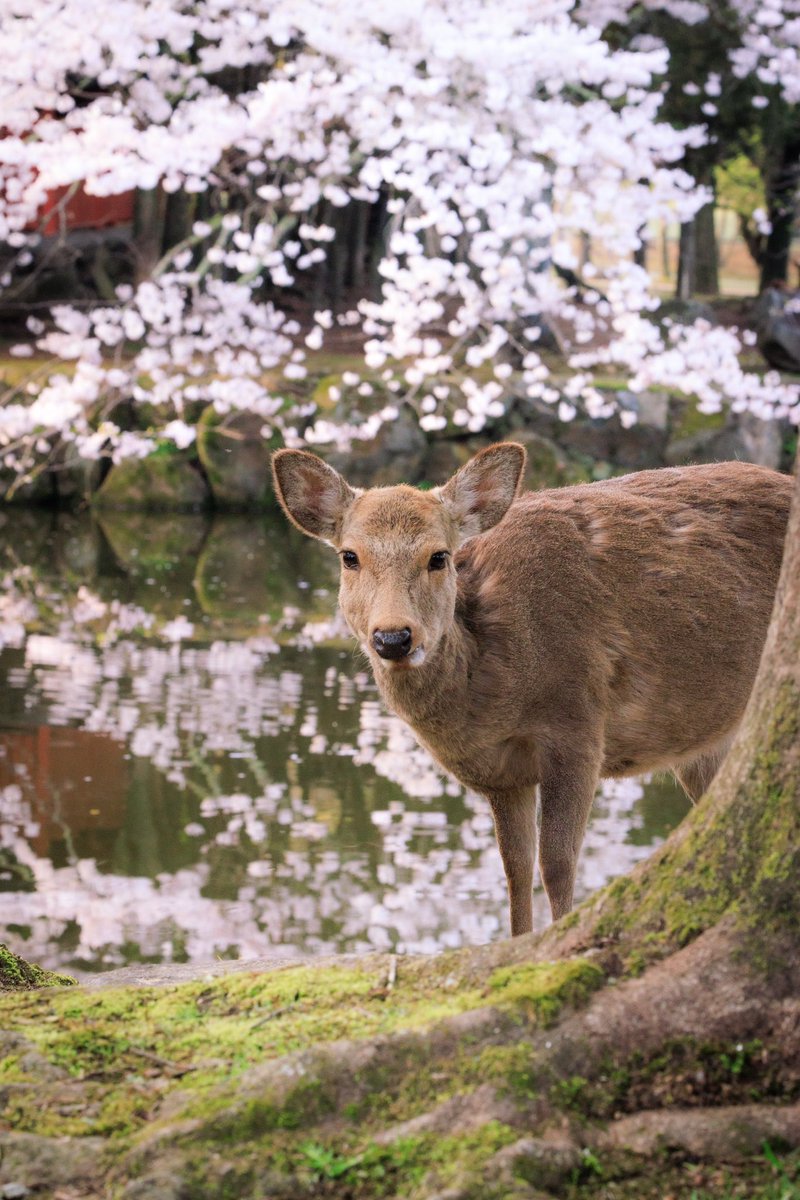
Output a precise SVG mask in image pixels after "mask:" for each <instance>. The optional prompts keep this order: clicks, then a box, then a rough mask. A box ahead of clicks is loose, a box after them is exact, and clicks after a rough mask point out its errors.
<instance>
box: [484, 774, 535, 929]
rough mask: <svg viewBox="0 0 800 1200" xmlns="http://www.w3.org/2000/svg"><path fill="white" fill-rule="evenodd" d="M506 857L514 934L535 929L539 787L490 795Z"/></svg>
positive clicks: (496, 830) (503, 858) (504, 865)
mask: <svg viewBox="0 0 800 1200" xmlns="http://www.w3.org/2000/svg"><path fill="white" fill-rule="evenodd" d="M489 803H490V804H491V806H492V816H493V817H494V830H495V834H496V835H497V845H498V847H499V849H500V857H501V858H502V860H503V869H504V871H505V873H506V883H507V885H508V902H509V907H510V910H511V936H512V937H516V936H517V934H519V933H530V932H531V930H532V929H533V867H534V863H535V861H536V788H535V787H532V788H526V789H523V790H520V791H514V792H496V793H495V794H494V795H490V796H489Z"/></svg>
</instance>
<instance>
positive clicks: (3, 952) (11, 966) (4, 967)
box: [0, 942, 75, 992]
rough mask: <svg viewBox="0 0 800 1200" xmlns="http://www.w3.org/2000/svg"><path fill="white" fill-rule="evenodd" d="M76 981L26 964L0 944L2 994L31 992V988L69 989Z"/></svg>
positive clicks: (0, 983) (0, 984) (31, 964)
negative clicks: (6, 992) (5, 992)
mask: <svg viewBox="0 0 800 1200" xmlns="http://www.w3.org/2000/svg"><path fill="white" fill-rule="evenodd" d="M74 982H75V980H74V979H73V978H72V976H71V975H59V974H57V973H56V972H55V971H46V970H45V969H44V968H43V967H37V966H35V965H34V964H33V963H29V962H26V961H25V959H24V958H20V957H19V955H18V954H14V952H13V950H9V948H8V946H6V945H5V943H3V942H0V992H4V991H29V990H30V989H31V988H42V987H68V986H69V985H70V984H73V983H74Z"/></svg>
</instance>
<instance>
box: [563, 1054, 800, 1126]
mask: <svg viewBox="0 0 800 1200" xmlns="http://www.w3.org/2000/svg"><path fill="white" fill-rule="evenodd" d="M784 1067H785V1063H784V1054H783V1051H782V1048H781V1046H780V1045H778V1044H777V1043H776V1044H767V1043H765V1042H763V1041H761V1040H758V1039H752V1040H750V1041H747V1042H730V1041H724V1040H720V1039H715V1040H714V1039H709V1040H701V1039H698V1038H671V1039H669V1040H667V1041H665V1042H664V1043H663V1044H662V1045H661V1046H660V1047H659V1048H658V1049H657V1050H656V1051H655V1052H654V1053H652V1054H650V1055H647V1056H645V1055H643V1054H641V1053H638V1052H637V1053H634V1054H631V1055H627V1056H626V1055H624V1054H622V1053H620V1054H619V1055H618V1056H616V1057H611V1056H608V1057H606V1058H605V1059H604V1060H603V1061H602V1062H601V1063H599V1064H598V1066H597V1068H596V1069H595V1070H594V1071H593V1072H592V1075H591V1077H590V1078H584V1077H583V1076H580V1075H574V1076H571V1077H568V1078H566V1079H555V1080H553V1081H552V1083H551V1085H550V1087H549V1096H550V1100H551V1102H552V1103H553V1104H554V1105H555V1106H556V1107H557V1108H560V1109H563V1110H566V1111H568V1112H571V1113H576V1114H577V1115H579V1116H580V1117H582V1118H584V1119H586V1120H589V1121H604V1120H608V1119H610V1118H612V1117H613V1116H614V1115H615V1114H617V1113H630V1112H640V1111H642V1110H645V1109H654V1108H672V1107H677V1108H693V1107H707V1106H714V1105H733V1104H747V1103H758V1102H767V1103H776V1102H778V1103H787V1102H791V1101H793V1100H794V1099H795V1097H796V1095H797V1094H798V1093H800V1083H798V1082H797V1081H795V1082H792V1081H791V1079H790V1074H791V1073H788V1074H787V1073H786V1072H785V1070H784Z"/></svg>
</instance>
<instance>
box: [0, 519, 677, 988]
mask: <svg viewBox="0 0 800 1200" xmlns="http://www.w3.org/2000/svg"><path fill="white" fill-rule="evenodd" d="M336 570H337V563H336V559H335V556H334V555H333V554H331V553H330V551H327V550H326V549H325V547H323V546H321V545H320V546H318V545H315V544H313V543H311V542H309V541H308V540H307V539H305V538H302V537H301V536H300V535H299V534H295V533H294V531H292V530H289V529H288V528H287V526H286V523H285V521H283V520H282V518H279V517H277V516H276V517H274V518H269V519H265V518H244V517H218V516H217V517H214V518H210V517H202V516H187V517H176V516H172V515H170V516H157V515H140V514H129V513H120V514H114V515H109V516H104V517H103V518H102V520H97V519H95V518H93V517H92V516H90V515H89V514H82V515H70V514H63V513H61V514H52V513H47V512H39V511H31V510H25V511H23V510H19V511H16V510H10V509H5V510H0V578H1V579H2V585H1V586H0V940H3V941H5V942H6V943H7V944H9V945H10V946H11V947H12V948H13V949H15V950H16V951H18V952H19V953H21V954H23V955H25V956H26V957H28V958H32V959H34V960H35V961H37V962H41V963H43V964H45V965H48V966H61V967H65V968H73V969H78V970H85V971H86V970H88V971H96V970H104V969H108V968H110V967H114V966H118V965H121V964H123V963H126V962H132V961H151V962H165V961H187V960H208V959H211V958H215V957H216V958H250V957H254V956H263V955H266V954H269V953H273V952H274V951H276V949H280V950H282V951H285V952H287V953H303V954H310V953H321V952H331V951H348V952H353V951H362V950H368V949H394V950H397V951H398V952H403V951H405V952H420V951H431V950H435V949H437V948H440V947H444V946H457V945H462V944H467V943H477V942H484V941H488V940H491V939H496V938H498V937H501V936H504V935H505V931H506V911H505V910H506V902H505V887H504V881H503V873H502V868H501V865H500V860H499V856H498V853H497V850H496V848H495V843H494V836H493V832H492V822H491V818H490V816H489V812H488V808H487V805H486V803H485V802H484V801H483V800H482V799H481V798H480V797H478V796H476V795H474V794H471V793H470V792H468V791H465V790H464V789H463V788H462V787H461V786H460V785H458V784H456V783H455V782H454V781H453V780H450V779H447V778H446V777H444V776H443V775H442V773H441V772H440V771H439V770H438V769H437V768H436V767H435V766H434V764H433V763H432V761H431V759H430V758H429V757H428V755H427V754H426V753H425V752H424V751H422V750H421V749H419V748H418V747H417V746H416V744H415V742H414V740H413V737H412V736H411V735H410V733H409V732H408V730H407V729H406V727H405V726H404V725H403V723H402V722H400V721H399V720H397V719H396V718H394V717H391V716H389V715H388V714H387V713H386V712H385V711H384V709H383V708H382V706H381V704H380V701H379V699H378V695H377V692H376V689H375V686H374V684H373V682H372V679H371V676H370V674H369V672H368V670H367V669H366V666H365V663H364V662H363V661H362V660H361V658H360V657H359V656H358V654H356V653H354V651H353V646H352V643H351V641H350V639H349V638H348V636H347V634H346V631H345V630H344V627H343V626H342V625H341V623H340V620H339V618H337V617H336V615H335V610H336ZM687 807H688V804H687V802H686V800H685V799H684V797H683V794H682V793H681V792H680V791H679V790H678V789H677V787H676V786H675V785H674V784H673V783H672V782H671V781H670V780H663V779H662V780H658V781H649V782H648V781H645V782H641V783H640V782H638V781H632V780H626V781H623V782H621V783H616V784H613V785H605V786H604V788H603V790H602V791H601V793H600V794H599V795H598V797H597V801H596V804H595V809H594V813H593V816H592V820H591V824H590V826H589V830H588V833H587V837H586V843H585V845H584V850H583V854H582V857H581V863H580V868H579V882H578V892H579V896H585V895H586V894H588V893H589V892H590V891H592V890H593V889H595V888H597V887H599V886H600V885H601V884H603V883H604V882H606V880H608V879H610V878H611V877H613V876H614V875H617V874H620V873H621V872H623V871H627V870H629V869H630V868H631V867H632V866H633V864H634V863H636V862H637V861H639V860H640V859H641V858H643V857H645V856H646V855H647V854H648V853H649V852H650V850H651V848H652V847H653V846H655V845H657V844H658V843H659V842H660V841H661V840H663V838H664V837H665V836H666V835H667V833H668V832H669V831H670V829H671V828H673V826H674V825H675V824H677V822H678V821H679V820H680V819H681V817H682V816H683V815H684V814H685V812H686V811H687ZM546 912H547V908H546V903H545V901H544V897H543V895H541V893H537V920H538V923H539V924H544V923H545V920H546Z"/></svg>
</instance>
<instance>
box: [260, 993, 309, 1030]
mask: <svg viewBox="0 0 800 1200" xmlns="http://www.w3.org/2000/svg"><path fill="white" fill-rule="evenodd" d="M297 1004H298V1001H297V1000H294V1001H293V1002H292V1003H291V1004H284V1006H283V1007H282V1008H273V1010H272V1012H268V1013H267V1015H266V1016H265V1017H260V1018H259V1020H258V1021H254V1022H253V1024H252V1025H251V1027H250V1028H251V1029H259V1028H260V1027H261V1026H262V1025H266V1023H267V1021H274V1020H275V1018H276V1017H282V1016H283V1014H284V1013H287V1012H291V1010H292V1009H293V1008H297Z"/></svg>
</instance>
